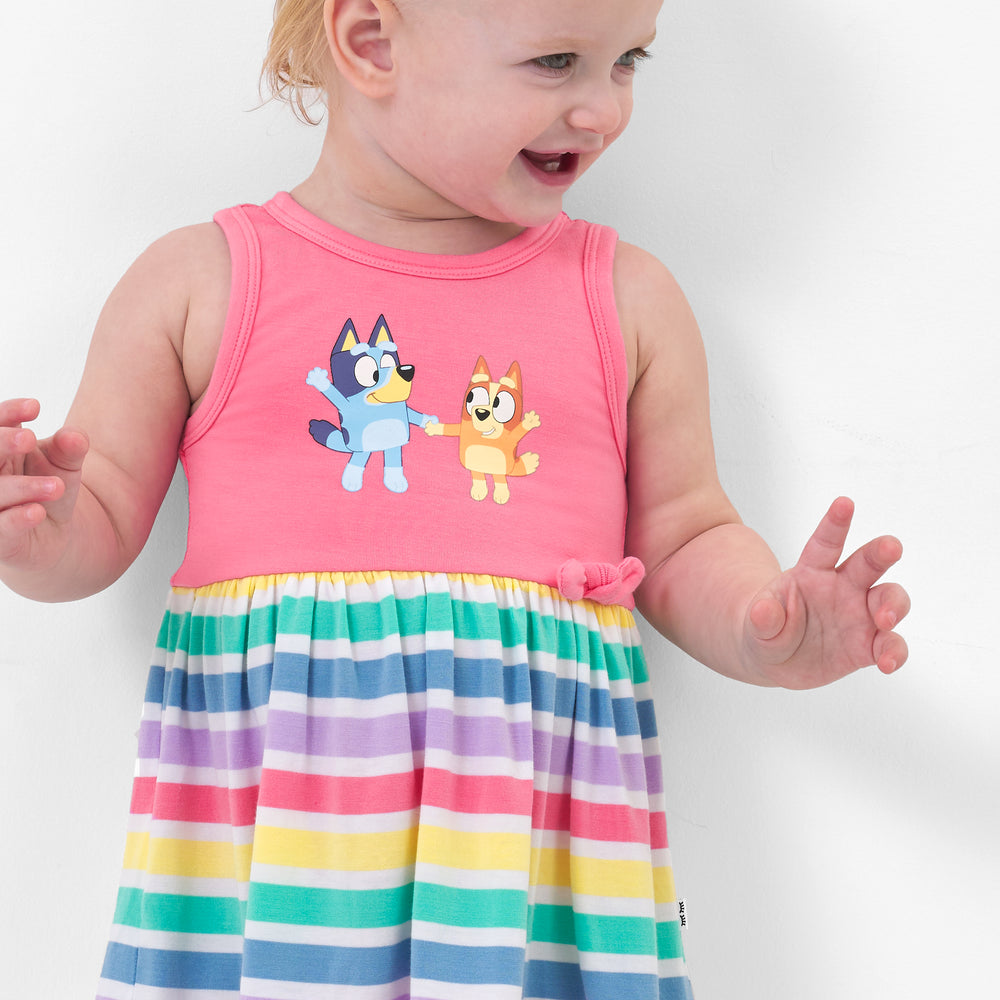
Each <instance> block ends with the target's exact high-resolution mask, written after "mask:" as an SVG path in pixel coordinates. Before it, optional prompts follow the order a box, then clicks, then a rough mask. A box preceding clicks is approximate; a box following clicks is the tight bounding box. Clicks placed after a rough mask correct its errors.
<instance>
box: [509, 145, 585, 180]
mask: <svg viewBox="0 0 1000 1000" xmlns="http://www.w3.org/2000/svg"><path fill="white" fill-rule="evenodd" d="M521 156H522V157H523V159H524V160H525V162H526V163H527V164H528V165H529V166H530V167H531V168H532V170H534V171H535V172H536V173H537V174H540V175H542V177H543V178H544V179H545V180H547V181H549V182H550V183H551V182H554V183H563V184H564V183H566V181H567V180H571V179H572V178H573V177H574V176H575V175H576V168H577V164H578V163H579V162H580V155H579V154H578V153H536V152H533V151H532V150H530V149H522V150H521Z"/></svg>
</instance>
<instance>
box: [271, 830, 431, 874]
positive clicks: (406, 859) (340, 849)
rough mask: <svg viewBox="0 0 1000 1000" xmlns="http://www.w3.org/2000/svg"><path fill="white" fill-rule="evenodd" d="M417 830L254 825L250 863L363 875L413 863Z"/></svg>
mask: <svg viewBox="0 0 1000 1000" xmlns="http://www.w3.org/2000/svg"><path fill="white" fill-rule="evenodd" d="M416 847H417V830H416V828H413V829H410V830H393V831H390V832H388V833H319V832H315V831H312V830H288V829H285V828H281V827H273V826H258V827H257V831H256V834H255V836H254V861H256V862H258V863H259V864H264V865H284V866H286V867H290V868H317V869H327V870H330V871H349V872H366V871H382V870H385V869H392V868H402V867H404V866H406V865H411V864H413V858H414V856H415V854H416Z"/></svg>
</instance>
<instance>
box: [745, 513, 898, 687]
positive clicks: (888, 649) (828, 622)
mask: <svg viewBox="0 0 1000 1000" xmlns="http://www.w3.org/2000/svg"><path fill="white" fill-rule="evenodd" d="M853 515H854V504H853V503H852V502H851V501H850V500H848V499H847V498H846V497H841V498H840V499H838V500H836V501H834V503H833V505H832V506H831V507H830V509H829V511H827V513H826V516H825V517H824V518H823V520H822V521H821V522H820V524H819V527H818V528H817V529H816V531H815V532H813V535H812V537H811V538H810V539H809V541H808V542H807V543H806V546H805V548H804V549H803V551H802V555H801V556H800V557H799V561H798V562H797V563H796V564H795V566H793V567H792V568H791V569H790V570H787V571H786V572H784V573H782V574H781V575H780V576H778V577H777V578H776V579H775V580H774V581H773V582H772V583H770V584H768V586H766V587H765V588H764V589H763V590H761V591H760V592H759V593H758V594H757V595H756V596H755V597H754V598H753V600H752V601H751V602H750V605H749V608H748V610H747V614H746V620H745V622H744V629H743V637H744V638H743V641H744V644H745V654H746V657H747V660H748V661H749V663H751V664H754V665H755V667H756V669H757V670H758V671H759V673H760V674H761V676H762V677H764V678H766V681H765V682H766V683H771V684H778V685H780V686H782V687H786V688H813V687H819V686H820V685H823V684H829V683H831V682H832V681H835V680H839V679H840V678H841V677H844V676H846V675H847V674H849V673H852V672H853V671H855V670H858V669H860V668H862V667H866V666H870V665H871V664H872V663H874V664H876V665H877V666H878V668H879V670H881V671H882V672H883V673H885V674H891V673H892V672H893V671H895V670H898V669H899V668H900V667H901V666H902V665H903V663H904V662H905V660H906V656H907V648H906V642H905V641H904V640H903V639H902V637H901V636H899V635H897V634H896V633H895V632H894V631H893V629H894V628H895V627H896V625H897V624H898V623H899V622H900V621H901V620H902V618H903V617H904V616H905V615H906V613H907V612H908V611H909V610H910V598H909V596H908V595H907V593H906V591H905V590H904V589H903V588H902V587H901V586H900V585H899V584H896V583H883V584H879V585H878V586H876V584H877V583H878V581H879V580H880V579H881V578H882V576H883V574H884V573H885V572H886V571H887V570H888V569H889V568H890V567H891V566H893V565H894V564H895V563H896V562H897V561H898V560H899V558H900V556H901V555H902V553H903V547H902V545H901V544H900V543H899V541H898V540H897V539H895V538H893V537H891V536H889V535H885V536H882V537H880V538H876V539H874V540H873V541H870V542H868V543H867V544H866V545H864V546H862V547H861V548H860V549H858V550H857V551H856V552H854V553H853V554H852V555H850V556H848V558H847V559H845V560H844V561H843V562H842V563H840V564H839V565H838V562H839V561H840V557H841V555H842V554H843V551H844V543H845V542H846V540H847V532H848V529H849V528H850V526H851V519H852V517H853Z"/></svg>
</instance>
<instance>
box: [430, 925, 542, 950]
mask: <svg viewBox="0 0 1000 1000" xmlns="http://www.w3.org/2000/svg"><path fill="white" fill-rule="evenodd" d="M412 934H413V940H414V941H433V942H435V943H437V944H455V945H460V946H462V947H464V948H523V947H524V944H525V931H524V928H520V927H459V926H456V925H454V924H432V923H429V922H428V921H426V920H414V921H413V931H412Z"/></svg>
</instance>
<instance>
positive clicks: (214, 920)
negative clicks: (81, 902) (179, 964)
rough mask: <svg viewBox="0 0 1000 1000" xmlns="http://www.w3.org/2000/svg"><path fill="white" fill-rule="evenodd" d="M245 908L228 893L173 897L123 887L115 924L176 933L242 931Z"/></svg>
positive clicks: (240, 932) (120, 890) (120, 892)
mask: <svg viewBox="0 0 1000 1000" xmlns="http://www.w3.org/2000/svg"><path fill="white" fill-rule="evenodd" d="M244 917H245V907H244V905H243V903H241V902H240V900H238V899H235V898H233V897H229V896H222V897H217V896H175V895H169V894H167V893H155V892H143V890H142V889H131V888H127V887H122V888H121V889H119V890H118V903H117V906H116V907H115V923H116V924H121V925H122V926H125V927H139V928H142V929H143V930H152V931H169V932H173V933H177V934H242V933H243V927H244Z"/></svg>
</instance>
